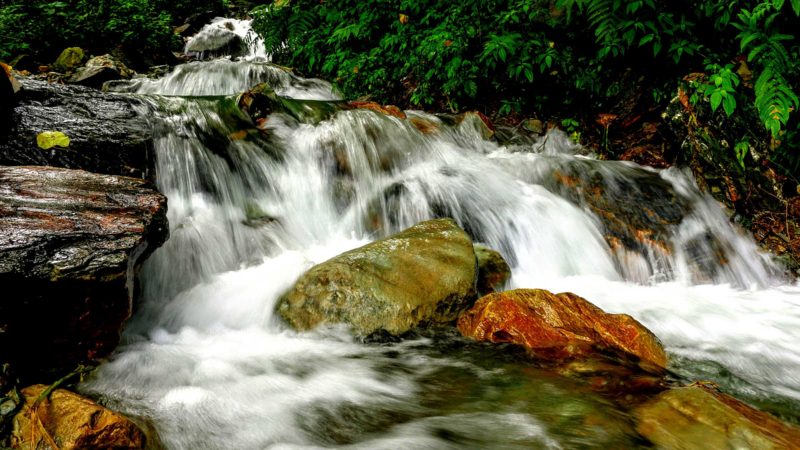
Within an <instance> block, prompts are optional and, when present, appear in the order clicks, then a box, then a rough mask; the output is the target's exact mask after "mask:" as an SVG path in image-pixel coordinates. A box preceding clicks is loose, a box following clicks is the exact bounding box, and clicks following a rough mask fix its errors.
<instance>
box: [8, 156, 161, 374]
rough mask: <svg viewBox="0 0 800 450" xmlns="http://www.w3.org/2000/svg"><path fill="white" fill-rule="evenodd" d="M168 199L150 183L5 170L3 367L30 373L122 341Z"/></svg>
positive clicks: (95, 354) (56, 368)
mask: <svg viewBox="0 0 800 450" xmlns="http://www.w3.org/2000/svg"><path fill="white" fill-rule="evenodd" d="M166 209H167V208H166V198H165V197H164V196H162V195H161V194H159V193H158V192H156V191H155V190H154V189H153V187H152V186H151V185H150V184H149V183H148V182H145V181H142V180H137V179H134V178H125V177H118V176H105V175H97V174H92V173H89V172H84V171H79V170H66V169H57V168H53V167H41V166H36V167H33V166H31V167H2V166H0V284H2V285H3V286H6V287H13V289H7V290H6V292H5V293H4V294H3V296H2V300H0V364H2V363H4V362H10V363H11V365H12V367H14V368H15V369H16V371H17V372H18V373H19V374H20V375H21V376H22V377H23V378H26V379H36V377H38V376H40V375H41V374H45V373H47V372H50V371H52V372H54V373H57V372H60V371H70V370H72V369H74V368H75V366H76V365H77V364H81V363H88V362H93V361H96V360H97V359H98V358H102V357H104V356H106V355H108V354H109V353H111V351H112V350H113V349H114V348H115V347H116V345H117V343H118V342H119V333H120V329H121V327H122V324H123V323H124V322H125V320H126V319H127V318H128V317H129V316H130V314H131V310H132V300H133V294H134V286H135V275H136V272H137V270H138V268H139V266H140V265H141V264H142V262H143V261H144V259H145V258H146V257H147V256H148V255H149V254H150V253H151V252H152V251H153V250H155V249H156V248H157V247H159V246H160V245H161V244H162V243H163V242H164V241H165V240H166V238H167V235H168V228H167V219H166Z"/></svg>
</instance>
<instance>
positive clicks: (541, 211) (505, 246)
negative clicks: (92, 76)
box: [83, 60, 800, 449]
mask: <svg viewBox="0 0 800 450" xmlns="http://www.w3.org/2000/svg"><path fill="white" fill-rule="evenodd" d="M253 64H260V63H252V62H232V61H230V60H215V61H208V62H196V63H192V64H188V65H184V66H180V67H178V68H177V69H176V70H175V72H173V74H171V75H169V76H167V77H165V78H163V79H162V80H160V81H158V82H155V83H149V84H146V85H145V84H142V86H147V87H146V88H145V87H141V88H140V93H147V94H153V93H159V94H165V95H186V96H192V95H201V94H202V95H229V94H233V93H236V92H237V91H241V90H244V89H246V88H247V87H249V86H247V84H248V83H252V82H254V81H268V82H271V83H275V84H276V86H275V88H276V90H278V92H279V93H281V92H282V93H283V94H291V95H293V96H295V97H296V98H317V99H323V100H324V99H330V98H331V97H330V96H329V93H330V90H325V89H322V90H318V89H317V87H318V85H317V87H313V86H312V87H307V86H306V85H305V84H304V83H305V82H304V81H303V80H300V81H296V80H299V79H296V78H291V77H288V78H280V77H283V75H281V76H280V77H278V78H279V79H278V80H277V81H276V80H275V79H272V78H270V76H263V73H261V72H258V71H256V72H258V73H256V74H255V75H254V73H255V72H253V71H254V70H255V69H254V67H256V66H254V65H253ZM257 67H259V69H258V70H264V71H265V72H264V73H266V72H269V71H272V70H273V69H272V68H269V66H257ZM228 72H233V73H237V74H238V75H236V76H234V77H232V78H230V79H227V78H225V77H226V75H225V74H226V73H228ZM231 79H234V80H236V81H235V82H232V81H230V80H231ZM281 80H284V81H281ZM285 80H289V81H288V82H287V81H285ZM281 86H283V88H282V87H281ZM287 86H291V87H290V88H289V87H287ZM328 86H329V85H328ZM280 89H285V90H284V91H280ZM150 100H151V105H152V108H153V114H154V119H153V120H154V123H155V124H156V129H157V130H158V132H159V138H158V139H157V141H156V146H157V173H158V185H159V187H160V188H161V190H162V191H163V192H165V193H166V194H167V195H168V197H169V205H170V211H169V221H170V228H171V238H170V240H169V241H168V242H167V243H166V244H165V245H164V247H163V248H161V249H160V250H158V251H157V252H156V253H155V254H154V255H153V256H152V257H151V259H150V260H149V261H148V263H147V264H146V267H145V270H144V272H143V280H142V281H143V288H144V298H143V303H142V305H141V307H140V311H139V312H138V313H137V315H136V317H134V318H133V320H132V321H131V323H130V325H129V327H128V329H127V331H126V343H125V345H123V346H122V347H121V348H120V349H119V351H118V352H117V354H116V356H115V357H114V358H113V360H112V361H111V362H109V363H107V364H105V365H104V366H102V367H101V368H100V369H99V371H98V373H97V376H96V377H95V378H94V379H93V380H91V381H90V382H88V383H86V384H84V386H83V388H84V390H86V391H87V392H90V393H93V394H97V395H101V396H102V397H103V398H104V400H105V401H106V402H108V403H110V404H112V405H113V406H115V407H117V408H119V409H120V410H121V411H123V412H126V413H128V414H131V415H133V416H138V417H140V418H143V419H144V420H147V421H149V422H150V423H152V425H153V427H154V429H155V430H156V432H157V436H158V439H159V440H160V442H161V444H163V446H165V447H166V448H171V449H223V448H236V449H250V448H253V449H256V448H329V447H337V446H339V447H343V448H513V447H515V446H518V447H520V448H530V447H545V448H559V447H564V448H572V447H575V446H585V447H608V446H611V447H628V446H632V445H635V444H634V442H635V441H633V440H630V439H632V438H631V437H630V436H629V434H631V433H632V432H631V431H629V430H628V431H626V428H625V427H626V425H625V423H626V422H625V420H627V419H624V418H622V419H620V421H619V422H613V423H611V424H605V425H603V426H600V427H598V426H590V425H586V424H587V423H591V422H593V421H595V422H596V421H598V420H601V419H599V418H598V417H597V416H598V414H597V413H593V412H592V411H601V413H599V416H601V417H606V418H607V417H615V414H618V412H615V410H614V407H612V406H609V405H608V404H607V403H605V402H603V401H601V400H597V401H595V400H593V397H592V394H590V393H579V394H576V395H575V397H577V399H576V398H572V397H569V396H568V395H567V396H565V397H564V400H558V401H555V402H554V401H552V400H549V399H548V398H549V397H548V396H554V397H553V398H559V399H561V397H557V396H558V395H561V394H559V392H560V391H559V390H558V389H555V388H553V386H554V385H556V384H557V383H560V382H564V381H554V380H545V381H541V380H538V379H537V378H536V376H534V375H532V374H527V375H526V376H523V377H518V378H513V376H512V375H511V373H512V372H513V370H517V369H511V368H509V367H502V368H495V369H486V368H483V367H480V364H479V363H477V362H475V361H466V360H464V359H462V357H459V356H451V355H441V354H436V355H432V354H431V353H430V352H431V351H433V350H429V348H433V347H432V346H433V344H431V343H426V342H424V341H423V342H419V341H415V342H404V343H399V344H393V345H389V346H376V345H364V344H361V343H358V342H355V341H353V340H352V339H351V338H349V337H348V335H347V333H346V332H345V331H344V330H341V329H337V328H333V329H324V330H318V331H315V332H311V333H295V332H292V331H290V330H287V329H285V327H284V326H283V325H282V323H281V322H280V321H279V320H277V319H276V318H275V317H273V311H274V307H275V303H276V301H277V299H278V297H279V296H280V295H281V293H282V292H284V291H285V290H286V289H288V288H289V287H290V286H291V284H292V283H293V282H294V281H295V280H296V278H297V277H298V276H299V275H300V274H301V273H303V271H304V270H307V269H308V268H309V267H311V266H312V265H313V264H315V263H318V262H321V261H324V260H325V259H327V258H329V257H332V256H334V255H336V254H339V253H341V252H343V251H345V250H347V249H350V248H353V247H357V246H359V245H362V244H364V243H366V242H368V241H370V240H372V239H375V238H376V237H379V236H381V235H386V234H389V233H392V232H394V231H398V230H400V229H402V228H404V227H407V226H410V225H412V224H414V223H416V222H418V221H420V220H425V219H428V218H432V217H437V216H450V217H453V218H454V219H456V221H458V222H459V224H461V225H462V226H463V227H464V228H465V229H467V230H468V231H469V232H470V233H471V234H472V235H473V237H474V238H475V239H476V240H480V241H483V242H486V243H488V244H489V245H490V246H492V247H494V248H497V249H499V250H500V251H501V252H502V253H503V254H504V255H505V257H506V258H507V259H508V260H509V261H511V263H512V266H513V277H512V280H511V285H512V286H513V287H535V288H546V289H550V290H553V291H556V292H560V291H572V292H575V293H577V294H579V295H582V296H584V297H586V298H587V299H589V300H590V301H592V302H593V303H596V304H597V305H598V306H600V307H602V308H604V309H605V310H607V311H608V312H613V313H627V314H631V315H632V316H634V317H635V318H637V319H638V320H640V321H641V322H643V323H644V324H645V325H646V326H647V327H648V328H650V329H651V330H653V331H654V332H655V333H656V335H658V336H660V338H661V339H662V340H663V341H664V343H665V345H666V346H667V349H668V351H669V352H670V354H671V355H672V356H673V357H674V358H676V359H680V358H683V359H687V360H690V361H695V362H697V363H702V362H706V361H711V362H713V363H715V364H718V365H720V366H721V367H724V368H725V369H726V370H727V371H730V372H731V373H733V374H734V375H735V376H736V377H737V379H739V380H743V382H744V383H745V385H746V389H751V390H753V391H756V392H762V393H771V394H775V395H778V396H780V397H782V398H787V399H800V376H799V375H798V374H800V348H798V346H797V345H796V343H797V342H800V312H798V311H800V308H798V306H800V289H798V288H797V287H793V286H779V285H778V284H779V283H780V280H779V279H777V278H776V277H775V274H776V273H777V271H778V270H777V268H776V267H775V266H774V264H772V263H771V262H770V260H769V258H768V257H767V256H766V255H764V254H762V253H760V252H759V251H758V250H757V249H756V246H755V245H754V244H753V243H752V241H750V240H749V239H748V238H747V237H746V236H744V234H743V233H741V232H740V231H737V230H736V229H735V228H734V227H732V226H731V224H730V223H729V221H728V220H727V219H726V217H725V216H724V214H723V213H722V211H721V210H720V209H719V207H718V206H717V205H716V203H715V202H713V200H711V199H710V198H709V197H708V196H706V195H703V194H701V193H700V192H699V191H698V190H697V188H696V186H694V184H693V183H692V181H691V179H690V178H689V175H687V174H686V173H683V172H679V171H676V170H669V171H664V172H656V171H653V170H650V169H645V168H641V167H638V166H636V165H633V164H630V163H617V162H606V161H596V160H594V159H592V158H591V157H587V156H583V155H580V154H578V153H582V152H583V151H582V150H581V149H579V148H577V147H576V146H575V145H574V144H572V143H571V142H569V140H568V139H567V138H566V137H565V136H563V134H558V133H555V134H552V135H551V136H549V137H548V138H546V139H544V140H543V141H542V142H540V143H539V144H536V145H534V146H530V147H525V146H514V147H503V146H500V145H498V144H497V143H494V142H491V141H487V140H485V139H484V138H483V137H482V136H481V134H480V129H479V128H478V127H476V124H475V123H472V122H470V121H464V122H463V123H461V124H460V125H455V126H452V127H451V126H446V125H444V124H443V123H442V122H441V121H440V120H439V119H438V118H435V117H433V116H429V115H426V114H424V113H413V115H414V117H417V118H420V119H424V120H428V121H430V122H431V123H432V124H434V125H435V126H436V127H438V130H439V131H437V132H434V133H432V134H423V133H421V132H420V131H418V130H417V129H416V128H414V127H413V126H412V125H411V124H410V123H409V122H408V121H405V120H400V119H397V118H394V117H387V116H383V115H380V114H377V113H374V112H371V111H363V110H362V111H358V110H356V111H342V112H339V113H337V114H336V115H335V116H333V117H332V118H331V119H330V120H326V121H323V122H322V123H320V124H318V125H316V126H314V125H308V124H299V123H297V122H296V121H293V120H291V119H290V118H288V117H283V116H280V115H274V116H273V117H271V118H270V121H269V123H268V126H269V128H268V129H267V135H266V136H260V137H253V138H248V139H241V140H237V139H227V136H228V135H230V134H231V133H233V132H235V131H237V129H236V127H235V126H234V125H233V124H231V123H229V122H228V121H226V119H225V117H226V116H225V108H226V107H228V106H230V105H228V106H225V105H224V104H223V103H224V102H223V103H221V102H220V101H216V100H209V99H183V98H163V97H157V96H156V97H150ZM209 135H213V136H217V138H209ZM220 136H221V137H222V138H221V139H220V138H219V137H220ZM557 171H558V172H564V173H579V174H580V173H589V172H591V173H593V174H597V175H596V176H597V177H598V179H599V180H601V181H602V184H603V185H604V186H605V188H606V189H607V190H608V192H609V193H614V192H615V191H614V189H615V186H616V187H617V189H618V190H620V189H632V188H631V187H630V186H634V188H635V183H634V184H626V180H644V181H645V182H648V183H651V184H653V185H655V186H656V187H658V189H668V188H669V189H671V192H674V195H675V196H676V197H675V198H676V201H679V202H680V203H681V204H682V205H684V206H683V208H685V209H686V211H687V213H686V215H685V216H684V218H683V219H682V220H681V221H680V223H679V224H677V225H675V226H673V227H672V228H670V233H671V234H670V236H668V237H667V238H668V239H666V240H667V241H668V242H669V243H670V244H671V247H672V250H671V251H670V252H664V251H663V250H662V249H660V248H657V247H646V248H645V250H644V251H627V250H619V249H617V250H612V248H610V246H609V245H608V243H607V242H606V240H605V239H604V230H603V223H602V220H600V218H599V217H598V216H597V215H596V214H595V212H594V210H593V209H592V208H590V207H589V206H588V205H587V204H586V203H584V202H576V201H575V200H574V199H570V198H567V197H565V196H563V195H562V192H560V191H558V190H555V189H553V186H552V183H550V181H549V180H551V179H552V178H553V174H554V173H555V172H557ZM620 186H622V187H620ZM671 195H672V194H671ZM640 206H641V205H636V204H630V205H628V206H627V207H629V208H637V207H640ZM253 216H256V217H255V218H254V217H253ZM708 236H711V238H713V239H711V240H709V239H707V237H708ZM708 242H712V243H713V245H712V244H708V245H706V243H708ZM704 245H706V247H708V248H706V247H704ZM715 252H722V254H723V258H714V257H713V255H715V254H716V253H715ZM703 267H706V268H708V270H707V273H703V274H701V273H699V271H700V270H702V268H703ZM697 280H704V281H705V282H708V283H710V282H713V283H715V284H701V285H696V284H693V283H696V282H697ZM462 356H463V355H462ZM458 370H462V371H465V372H464V373H467V374H468V376H467V377H466V378H464V379H462V380H460V381H459V379H458V378H455V379H454V380H453V381H452V382H451V381H450V380H446V381H441V380H438V381H437V378H436V377H433V379H430V378H426V377H432V376H433V375H432V374H437V373H439V372H437V371H456V372H457V371H458ZM520 370H522V369H520ZM447 373H449V374H450V373H451V372H447ZM537 376H538V375H537ZM526 377H527V378H526ZM445 378H446V377H445ZM468 380H473V381H474V380H479V384H477V385H475V386H473V388H472V389H474V390H476V392H477V391H479V392H480V395H477V394H475V393H474V392H473V393H472V394H471V393H470V392H461V391H459V386H462V385H467V384H468V383H469V381H468ZM509 380H511V381H509ZM719 381H720V382H721V383H724V382H725V380H719ZM448 383H451V384H448ZM525 383H542V384H536V387H535V390H530V391H525V394H524V395H520V394H516V396H513V397H512V400H507V399H506V400H503V399H504V398H505V397H503V396H502V395H500V394H503V395H511V394H514V393H515V391H514V389H513V386H514V385H518V384H520V385H525V386H528V385H526V384H525ZM440 384H442V385H441V386H440ZM437 386H438V387H437ZM437 389H441V392H439V391H437ZM530 389H533V388H530ZM536 392H547V393H548V394H547V395H542V396H537V395H534V393H536ZM440 397H446V398H453V399H458V401H455V400H453V401H455V403H456V404H457V406H452V405H451V404H450V403H447V402H444V403H441V402H443V400H441V399H440ZM431 398H433V399H439V400H438V401H440V403H436V401H433V400H431ZM459 402H461V403H459ZM571 402H575V403H571ZM582 402H586V403H582ZM553 403H556V405H553ZM431 404H435V405H438V406H431ZM561 404H563V405H567V406H565V407H564V408H561V409H559V408H560V406H559V405H561ZM589 404H591V405H592V406H591V407H590V406H587V405H589ZM576 405H578V406H576ZM572 420H575V422H572ZM609 420H611V419H609ZM331 424H332V425H331ZM613 430H622V431H619V432H617V431H613Z"/></svg>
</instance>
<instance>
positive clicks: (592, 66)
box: [252, 0, 800, 161]
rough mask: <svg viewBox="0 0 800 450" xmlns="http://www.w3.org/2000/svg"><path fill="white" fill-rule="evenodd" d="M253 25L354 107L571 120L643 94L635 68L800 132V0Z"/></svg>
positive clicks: (703, 0)
mask: <svg viewBox="0 0 800 450" xmlns="http://www.w3.org/2000/svg"><path fill="white" fill-rule="evenodd" d="M252 15H253V16H254V17H255V22H254V24H255V27H256V30H257V31H258V32H259V33H260V34H261V35H262V36H263V37H264V38H265V40H266V43H267V48H268V50H269V51H270V52H272V54H273V58H274V60H275V61H276V62H279V63H281V64H285V65H289V66H293V67H295V68H297V69H298V70H299V71H301V72H303V73H306V74H309V75H317V76H322V77H325V78H328V79H331V80H333V81H334V82H336V83H337V84H338V85H339V87H340V88H341V89H342V90H343V91H344V92H345V93H346V94H347V95H348V96H351V97H359V96H365V95H369V96H373V97H375V98H376V99H377V100H379V101H383V102H392V103H398V104H401V105H411V106H421V107H430V108H437V109H442V108H449V109H452V110H457V109H465V108H475V107H481V106H482V107H486V108H488V109H490V110H494V111H497V112H498V113H500V114H514V113H517V112H524V113H531V112H534V113H535V112H545V113H547V114H548V115H558V114H559V113H564V114H563V115H562V117H568V116H572V115H574V114H575V112H576V111H596V112H598V111H601V110H602V109H603V108H606V107H608V106H613V104H614V102H615V101H617V100H615V99H617V98H618V97H619V95H620V94H624V93H625V92H626V91H627V90H630V89H636V88H637V87H636V82H634V83H629V82H626V80H624V79H623V78H624V74H626V73H628V72H632V73H633V74H634V75H635V76H634V78H637V77H638V78H639V79H644V80H647V85H648V86H653V98H655V99H657V101H668V100H669V99H670V98H671V97H672V95H671V94H670V95H665V94H664V93H665V92H675V88H676V87H677V86H678V85H679V84H684V82H683V81H682V78H683V77H684V76H686V75H687V74H690V73H693V72H702V73H705V74H706V76H705V77H704V78H703V79H704V80H705V81H704V82H702V83H693V84H692V85H691V88H692V89H693V98H694V101H695V102H708V103H709V104H710V106H711V109H712V110H713V111H714V112H715V113H716V114H724V115H725V116H731V115H733V114H735V113H740V114H744V115H747V116H748V117H749V115H754V117H753V120H757V121H760V122H761V123H762V124H763V129H764V133H765V137H764V139H768V137H769V136H770V135H771V137H772V139H773V141H774V143H777V142H780V141H781V140H783V141H785V140H786V139H787V138H789V137H790V136H798V135H800V130H799V129H798V120H797V118H796V116H797V114H796V110H797V109H798V107H800V104H798V103H799V101H798V95H797V93H798V89H800V62H799V61H800V41H798V35H797V33H796V25H797V23H798V16H800V0H674V1H673V0H671V1H666V0H552V1H545V0H533V1H530V0H528V1H524V0H482V1H475V0H463V1H460V2H438V1H432V0H422V1H410V0H363V1H354V0H343V1H337V2H327V1H323V2H320V1H318V0H276V1H274V2H273V3H270V4H267V5H263V6H260V7H258V8H256V9H255V10H253V11H252ZM743 105H748V107H747V108H743ZM744 139H745V136H742V137H741V139H740V141H743V140H744ZM743 149H745V146H744V145H741V146H739V147H738V148H737V149H736V152H737V155H736V156H737V159H738V160H739V161H743V160H744V159H743V158H744V156H746V155H745V154H744V153H743V152H744V150H743Z"/></svg>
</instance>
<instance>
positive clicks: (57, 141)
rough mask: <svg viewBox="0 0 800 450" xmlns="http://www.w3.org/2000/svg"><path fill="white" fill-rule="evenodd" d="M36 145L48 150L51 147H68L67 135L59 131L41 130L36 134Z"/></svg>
mask: <svg viewBox="0 0 800 450" xmlns="http://www.w3.org/2000/svg"><path fill="white" fill-rule="evenodd" d="M36 145H38V146H39V148H41V149H44V150H48V149H51V148H53V147H64V148H67V147H69V136H67V135H66V134H64V133H62V132H60V131H43V132H41V133H39V134H38V135H36Z"/></svg>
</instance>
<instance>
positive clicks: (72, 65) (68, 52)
mask: <svg viewBox="0 0 800 450" xmlns="http://www.w3.org/2000/svg"><path fill="white" fill-rule="evenodd" d="M84 58H85V56H84V53H83V50H82V49H81V48H79V47H69V48H65V49H64V51H62V52H61V55H59V56H58V59H56V62H54V63H53V68H54V69H55V70H59V71H62V72H69V71H71V70H74V69H77V68H78V67H80V66H81V64H82V63H83V60H84Z"/></svg>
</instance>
